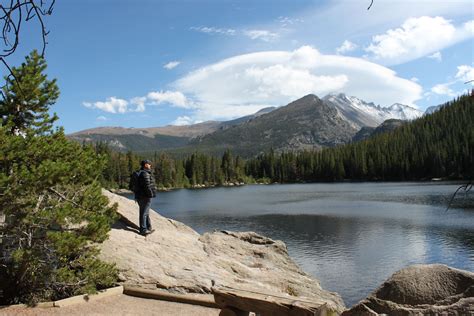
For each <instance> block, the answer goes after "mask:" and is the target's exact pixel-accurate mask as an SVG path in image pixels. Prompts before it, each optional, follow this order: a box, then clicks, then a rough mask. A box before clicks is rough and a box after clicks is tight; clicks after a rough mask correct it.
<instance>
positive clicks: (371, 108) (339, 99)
mask: <svg viewBox="0 0 474 316" xmlns="http://www.w3.org/2000/svg"><path fill="white" fill-rule="evenodd" d="M323 100H324V101H326V102H328V103H329V104H330V105H332V106H334V107H335V108H336V109H337V110H338V112H339V114H340V115H341V117H343V118H344V119H346V120H347V121H349V122H350V123H351V124H352V126H354V127H356V128H361V127H362V126H371V127H375V126H378V125H380V124H381V123H382V122H384V121H385V120H388V119H400V120H412V119H415V118H418V117H420V116H422V115H423V112H421V111H419V110H417V109H415V108H413V107H410V106H408V105H404V104H400V103H395V104H392V105H391V106H389V107H382V106H380V105H375V104H374V103H373V102H366V101H364V100H361V99H359V98H357V97H354V96H347V95H345V94H344V93H338V94H329V95H327V96H325V97H324V98H323Z"/></svg>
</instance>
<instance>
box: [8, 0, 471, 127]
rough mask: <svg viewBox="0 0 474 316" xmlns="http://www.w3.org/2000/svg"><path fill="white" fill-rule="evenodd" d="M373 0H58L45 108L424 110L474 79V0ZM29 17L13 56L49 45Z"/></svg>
mask: <svg viewBox="0 0 474 316" xmlns="http://www.w3.org/2000/svg"><path fill="white" fill-rule="evenodd" d="M369 5H370V0H367V1H365V0H353V1H352V0H333V1H315V0H312V1H310V0H293V1H290V0H259V1H250V0H246V1H231V0H173V1H171V0H167V1H164V0H127V1H126V0H68V1H56V4H55V6H54V12H53V14H52V16H50V17H47V18H46V19H45V24H46V27H47V29H48V30H49V31H50V33H49V35H48V45H47V47H46V53H45V57H46V60H47V63H48V69H47V74H48V78H57V81H58V86H59V88H60V91H61V95H60V97H59V99H58V101H57V103H56V104H55V105H54V106H52V109H51V111H52V112H55V113H57V115H58V116H59V118H60V119H59V121H58V125H60V126H63V127H64V128H65V130H66V133H72V132H76V131H80V130H84V129H88V128H94V127H99V126H123V127H156V126H164V125H170V124H171V125H185V124H193V123H198V122H203V121H207V120H229V119H233V118H236V117H240V116H244V115H248V114H252V113H255V112H257V111H258V110H259V109H262V108H264V107H268V106H283V105H286V104H288V103H289V102H291V101H294V100H296V99H298V98H300V97H303V96H305V95H307V94H310V93H313V94H315V95H317V96H319V97H321V98H322V97H324V96H325V95H327V94H330V93H345V94H347V95H351V96H356V97H358V98H360V99H363V100H364V101H367V102H374V103H375V104H379V105H381V106H390V105H392V104H393V103H402V104H406V105H410V106H413V107H416V108H418V109H420V110H425V109H426V108H427V107H429V106H433V105H439V104H441V103H443V102H446V101H449V100H451V99H453V98H454V97H456V96H457V95H460V94H462V93H465V92H466V91H468V90H469V89H471V88H472V87H473V83H472V82H468V81H470V80H473V79H474V63H473V62H474V58H473V55H474V41H473V37H474V2H473V1H472V0H449V1H448V0H445V1H440V0H423V1H422V0H393V1H391V0H374V3H373V5H372V7H371V8H370V10H367V8H368V6H369ZM34 23H35V22H34V21H32V22H28V24H27V25H26V26H24V27H23V30H22V32H23V33H22V34H21V35H22V37H21V41H20V46H19V49H18V51H17V52H16V53H15V55H14V56H11V57H10V58H9V59H8V62H9V63H10V64H12V65H18V64H20V63H21V62H22V61H23V58H24V56H25V55H27V54H28V53H29V51H31V50H32V49H34V48H41V34H40V33H39V31H38V28H37V25H35V24H34ZM1 71H3V72H4V71H5V69H2V70H1ZM466 82H468V83H466Z"/></svg>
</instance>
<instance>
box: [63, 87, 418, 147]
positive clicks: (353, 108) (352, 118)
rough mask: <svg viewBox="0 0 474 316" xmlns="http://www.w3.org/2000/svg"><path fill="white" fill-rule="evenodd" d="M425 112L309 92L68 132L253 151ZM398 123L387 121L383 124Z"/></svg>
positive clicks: (324, 140) (325, 138)
mask: <svg viewBox="0 0 474 316" xmlns="http://www.w3.org/2000/svg"><path fill="white" fill-rule="evenodd" d="M422 115H423V112H421V111H419V110H417V109H415V108H412V107H410V106H407V105H403V104H399V103H396V104H393V105H391V106H388V107H382V106H380V105H375V104H374V103H369V102H365V101H363V100H361V99H359V98H356V97H353V96H346V95H344V94H330V95H327V96H325V97H324V98H322V99H320V98H318V97H317V96H315V95H313V94H309V95H307V96H304V97H302V98H300V99H298V100H296V101H293V102H291V103H289V104H287V105H286V106H282V107H279V108H275V107H270V108H265V109H262V110H260V111H258V112H257V113H255V114H252V115H249V116H244V117H241V118H238V119H234V120H231V121H224V122H219V121H207V122H203V123H199V124H193V125H187V126H164V127H152V128H123V127H99V128H93V129H88V130H84V131H80V132H77V133H73V134H70V135H68V137H70V138H71V139H74V140H77V141H80V142H98V141H101V142H106V143H108V144H109V146H111V147H113V148H114V149H117V150H122V151H127V150H132V151H135V152H154V151H168V152H171V153H175V154H185V153H189V152H193V151H196V150H198V151H201V152H207V153H214V154H217V153H221V152H223V151H224V150H225V149H231V150H232V151H233V152H235V153H237V154H240V155H243V156H253V155H256V154H258V153H260V152H264V151H267V150H269V149H270V148H272V149H274V150H276V151H284V150H300V149H319V148H323V147H331V146H335V145H338V144H344V143H348V142H351V141H353V140H360V139H364V138H365V137H368V136H370V135H371V133H372V132H374V130H375V128H376V127H378V126H379V125H381V124H382V123H383V122H384V121H386V120H393V119H395V120H412V119H415V118H418V117H420V116H422ZM398 125H399V124H386V126H385V127H384V129H383V130H386V129H390V128H395V127H396V126H398ZM387 126H388V127H387ZM378 130H379V131H380V129H378Z"/></svg>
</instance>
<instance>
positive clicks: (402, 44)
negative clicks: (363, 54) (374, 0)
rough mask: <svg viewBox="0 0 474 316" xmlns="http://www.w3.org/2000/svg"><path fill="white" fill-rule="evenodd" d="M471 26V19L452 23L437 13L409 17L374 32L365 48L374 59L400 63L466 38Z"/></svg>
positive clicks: (469, 33) (387, 62)
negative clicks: (394, 27) (402, 21)
mask: <svg viewBox="0 0 474 316" xmlns="http://www.w3.org/2000/svg"><path fill="white" fill-rule="evenodd" d="M472 28H473V23H472V21H470V22H467V23H465V24H464V25H462V26H459V27H455V26H454V25H453V24H451V22H450V21H448V20H446V19H445V18H443V17H440V16H437V17H429V16H422V17H418V18H409V19H407V20H406V21H405V22H404V23H403V24H402V26H401V27H399V28H396V29H390V30H388V31H387V32H386V33H385V34H380V35H376V36H374V37H373V38H372V43H371V44H370V45H369V46H368V47H367V48H366V51H367V52H369V53H371V54H372V55H371V56H369V57H370V58H371V59H374V60H376V61H379V62H382V63H384V64H400V63H403V62H407V61H410V60H413V59H417V58H420V57H423V56H426V55H428V54H431V53H434V52H437V51H440V50H441V49H443V48H445V47H448V46H451V45H453V44H455V43H458V42H460V41H463V40H466V39H469V38H471V37H473V35H474V33H473V32H472Z"/></svg>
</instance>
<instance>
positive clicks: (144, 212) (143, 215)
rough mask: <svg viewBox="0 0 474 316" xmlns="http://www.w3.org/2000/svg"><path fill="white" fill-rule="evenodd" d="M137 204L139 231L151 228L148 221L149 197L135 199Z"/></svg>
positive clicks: (142, 231)
mask: <svg viewBox="0 0 474 316" xmlns="http://www.w3.org/2000/svg"><path fill="white" fill-rule="evenodd" d="M137 202H138V206H139V207H140V217H139V221H140V232H141V233H144V232H145V231H147V230H151V222H150V205H151V198H148V197H144V198H139V199H138V200H137Z"/></svg>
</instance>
